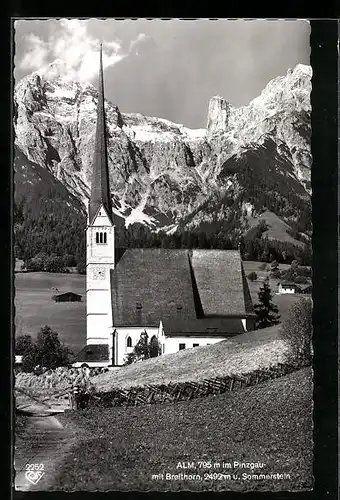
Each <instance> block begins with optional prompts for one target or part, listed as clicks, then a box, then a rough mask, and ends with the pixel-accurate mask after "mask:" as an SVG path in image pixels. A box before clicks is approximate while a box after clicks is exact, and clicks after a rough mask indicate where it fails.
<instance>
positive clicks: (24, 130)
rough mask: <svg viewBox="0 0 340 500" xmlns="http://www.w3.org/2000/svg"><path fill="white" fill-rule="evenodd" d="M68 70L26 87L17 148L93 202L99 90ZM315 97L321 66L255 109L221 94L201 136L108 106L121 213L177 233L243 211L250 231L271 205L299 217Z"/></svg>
mask: <svg viewBox="0 0 340 500" xmlns="http://www.w3.org/2000/svg"><path fill="white" fill-rule="evenodd" d="M58 64H60V63H58V62H56V63H54V64H52V65H51V68H50V70H53V71H49V74H50V75H51V74H52V75H53V76H52V77H51V76H49V78H48V79H47V78H46V77H45V76H43V75H44V74H45V73H41V74H40V73H39V72H35V73H33V74H31V75H29V76H27V77H25V78H24V79H22V80H21V81H20V82H19V83H18V84H17V86H16V88H15V96H14V127H15V144H16V147H17V148H18V150H19V151H20V152H21V153H23V154H24V155H25V156H26V157H27V158H28V160H30V161H31V162H34V164H36V165H39V166H41V167H42V168H45V169H47V170H48V172H49V173H50V174H51V175H52V176H53V177H54V178H56V179H57V180H58V181H60V182H61V183H62V184H63V185H64V186H65V187H66V188H67V189H68V191H69V192H70V193H71V194H72V195H74V196H75V197H76V198H78V199H79V200H81V201H82V202H84V203H85V205H86V206H87V200H88V196H89V192H90V182H91V164H92V157H93V148H94V134H95V125H96V103H97V91H96V89H95V88H94V87H93V86H92V85H90V84H88V85H81V84H80V83H77V82H73V81H71V80H70V79H66V78H62V77H60V76H59V73H58ZM310 91H311V68H310V67H309V66H303V65H297V66H296V67H295V68H294V69H293V70H289V71H288V73H287V75H285V76H282V77H278V78H276V79H274V80H272V81H271V82H269V83H268V85H267V86H266V88H265V89H264V90H263V92H262V94H261V95H260V96H259V97H257V98H256V99H254V100H253V101H252V102H251V103H250V104H249V105H248V106H244V107H241V108H234V107H233V106H231V105H230V104H229V103H228V102H227V101H226V100H225V99H224V98H222V97H219V96H216V97H213V98H212V99H211V100H210V103H209V107H208V117H207V128H206V129H197V130H192V129H189V128H187V127H185V126H183V125H180V124H176V123H172V122H170V121H168V120H165V119H161V118H154V117H148V116H144V115H140V114H127V113H122V112H121V111H120V110H119V108H118V107H117V106H116V105H115V104H112V103H111V102H108V101H106V103H105V106H106V121H107V132H108V134H107V135H108V156H109V174H110V183H111V191H112V197H113V201H114V207H115V211H116V212H117V214H120V215H121V216H122V217H124V218H125V223H126V225H129V224H131V223H133V222H142V223H145V224H147V225H149V226H150V227H151V228H154V229H158V228H161V227H162V228H165V229H166V230H168V231H171V230H175V229H176V228H177V227H178V226H182V227H188V228H195V227H198V226H202V224H203V225H204V224H208V225H209V224H216V223H223V220H225V219H226V218H227V219H230V217H232V216H233V214H235V212H236V213H237V216H238V217H239V218H241V219H242V217H243V219H244V221H243V222H244V224H245V225H246V224H247V217H248V216H249V215H250V213H251V215H252V217H254V216H256V214H259V213H261V211H263V209H264V208H265V209H269V210H272V211H273V212H275V213H277V212H278V211H279V210H280V208H281V207H282V213H277V215H279V216H282V217H283V219H285V220H286V221H288V222H289V220H292V221H293V220H296V219H297V218H298V217H299V213H298V208H296V207H295V208H294V207H292V204H294V203H295V201H294V200H296V199H298V200H305V201H306V200H307V201H308V200H309V194H308V191H309V187H310V167H311V154H310V135H311V131H310V130H311V129H310V111H311V108H310ZM259 192H260V193H261V196H262V198H261V196H260V197H259V196H258V193H259ZM265 194H267V195H268V196H267V197H265V199H263V196H264V195H265ZM289 197H290V198H289ZM292 197H293V198H294V199H293V198H292ZM277 199H278V200H279V202H277ZM275 200H276V201H275ZM288 205H289V210H288V209H287V206H288ZM297 205H299V203H297Z"/></svg>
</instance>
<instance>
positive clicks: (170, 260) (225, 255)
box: [111, 248, 253, 334]
mask: <svg viewBox="0 0 340 500" xmlns="http://www.w3.org/2000/svg"><path fill="white" fill-rule="evenodd" d="M244 286H246V288H247V284H246V282H245V283H244V280H243V274H242V262H241V258H240V254H239V252H238V251H234V250H196V249H195V250H167V249H159V248H152V249H147V248H145V249H142V248H134V249H128V250H126V252H125V253H124V255H123V256H122V258H121V260H120V261H119V262H118V264H117V266H116V268H115V269H114V270H113V271H111V292H112V313H113V324H114V326H158V325H159V320H162V321H163V324H164V328H165V331H166V333H171V332H173V333H175V332H189V333H190V332H197V333H201V334H203V333H205V332H206V329H207V328H208V329H214V328H215V332H216V334H217V333H218V332H220V333H222V332H224V333H228V332H229V331H230V333H241V332H242V331H243V329H242V324H241V321H240V318H241V317H242V318H243V317H246V316H252V315H253V309H252V304H251V300H250V303H249V298H250V295H249V297H248V296H247V294H245V289H244ZM248 292H249V291H248ZM245 295H246V296H245ZM250 306H251V307H250ZM216 328H217V330H216Z"/></svg>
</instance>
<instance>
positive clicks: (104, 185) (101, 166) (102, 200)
mask: <svg viewBox="0 0 340 500" xmlns="http://www.w3.org/2000/svg"><path fill="white" fill-rule="evenodd" d="M98 87H99V88H98V105H97V127H96V139H95V150H94V155H93V170H92V185H91V197H90V202H89V224H92V222H93V219H94V217H95V215H96V213H97V211H98V209H99V207H100V206H101V205H103V206H104V207H105V209H106V211H107V213H108V216H109V217H110V219H111V216H112V203H111V195H110V183H109V169H108V161H107V147H106V124H105V109H104V79H103V57H102V44H100V60H99V84H98Z"/></svg>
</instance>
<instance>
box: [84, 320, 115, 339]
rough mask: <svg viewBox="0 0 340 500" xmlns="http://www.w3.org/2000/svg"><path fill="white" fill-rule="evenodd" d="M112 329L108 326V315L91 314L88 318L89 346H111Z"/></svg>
mask: <svg viewBox="0 0 340 500" xmlns="http://www.w3.org/2000/svg"><path fill="white" fill-rule="evenodd" d="M111 330H112V327H111V328H110V326H109V325H108V316H107V315H104V314H102V315H98V314H93V315H92V314H89V315H88V316H87V340H86V343H87V344H109V343H110V342H111V340H110V335H111Z"/></svg>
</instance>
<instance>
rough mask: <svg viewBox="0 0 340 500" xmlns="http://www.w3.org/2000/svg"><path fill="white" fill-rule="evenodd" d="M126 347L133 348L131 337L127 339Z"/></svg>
mask: <svg viewBox="0 0 340 500" xmlns="http://www.w3.org/2000/svg"><path fill="white" fill-rule="evenodd" d="M126 347H132V340H131V337H128V338H127V339H126Z"/></svg>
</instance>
